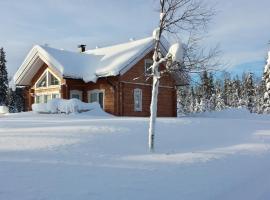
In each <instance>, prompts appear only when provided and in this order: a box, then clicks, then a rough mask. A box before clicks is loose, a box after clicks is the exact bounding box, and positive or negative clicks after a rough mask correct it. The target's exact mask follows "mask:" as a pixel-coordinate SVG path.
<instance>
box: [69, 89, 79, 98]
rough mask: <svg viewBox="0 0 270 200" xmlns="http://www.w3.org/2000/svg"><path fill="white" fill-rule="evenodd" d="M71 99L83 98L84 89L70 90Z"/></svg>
mask: <svg viewBox="0 0 270 200" xmlns="http://www.w3.org/2000/svg"><path fill="white" fill-rule="evenodd" d="M70 99H79V100H82V91H80V90H70Z"/></svg>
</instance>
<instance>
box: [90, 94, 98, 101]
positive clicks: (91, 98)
mask: <svg viewBox="0 0 270 200" xmlns="http://www.w3.org/2000/svg"><path fill="white" fill-rule="evenodd" d="M92 102H98V94H97V93H91V94H90V103H92Z"/></svg>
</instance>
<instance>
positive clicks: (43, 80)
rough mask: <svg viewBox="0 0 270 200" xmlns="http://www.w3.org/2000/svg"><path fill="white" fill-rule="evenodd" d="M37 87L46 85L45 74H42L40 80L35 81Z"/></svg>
mask: <svg viewBox="0 0 270 200" xmlns="http://www.w3.org/2000/svg"><path fill="white" fill-rule="evenodd" d="M37 87H47V75H46V74H44V75H43V77H42V78H41V79H40V81H39V82H38V83H37Z"/></svg>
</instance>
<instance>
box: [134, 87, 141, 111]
mask: <svg viewBox="0 0 270 200" xmlns="http://www.w3.org/2000/svg"><path fill="white" fill-rule="evenodd" d="M134 110H135V111H142V90H141V89H135V90H134Z"/></svg>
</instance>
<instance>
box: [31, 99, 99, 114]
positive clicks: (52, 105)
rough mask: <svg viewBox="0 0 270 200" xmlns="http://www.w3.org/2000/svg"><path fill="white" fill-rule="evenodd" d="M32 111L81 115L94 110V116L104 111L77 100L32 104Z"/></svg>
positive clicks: (96, 105) (97, 105)
mask: <svg viewBox="0 0 270 200" xmlns="http://www.w3.org/2000/svg"><path fill="white" fill-rule="evenodd" d="M32 109H33V111H34V112H38V113H66V114H69V113H81V112H87V111H93V110H95V114H98V113H100V114H102V113H104V111H103V110H102V109H101V107H100V105H99V104H98V103H96V102H94V103H84V102H82V101H80V100H78V99H69V100H66V99H52V100H50V101H48V103H40V104H33V105H32Z"/></svg>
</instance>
